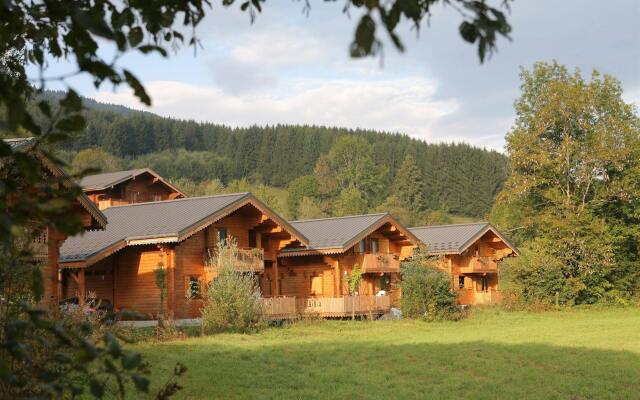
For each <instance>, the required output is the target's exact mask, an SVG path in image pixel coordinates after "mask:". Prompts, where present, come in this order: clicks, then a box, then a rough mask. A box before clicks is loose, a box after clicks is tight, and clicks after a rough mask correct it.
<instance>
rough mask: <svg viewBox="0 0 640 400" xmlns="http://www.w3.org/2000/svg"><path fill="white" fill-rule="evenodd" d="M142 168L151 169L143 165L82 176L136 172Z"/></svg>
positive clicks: (142, 169)
mask: <svg viewBox="0 0 640 400" xmlns="http://www.w3.org/2000/svg"><path fill="white" fill-rule="evenodd" d="M144 170H151V171H153V170H152V169H151V168H148V167H145V168H132V169H122V170H119V171H110V172H100V173H99V174H91V175H86V176H83V178H88V177H92V176H99V175H111V174H122V173H125V172H137V171H144ZM154 172H155V171H154Z"/></svg>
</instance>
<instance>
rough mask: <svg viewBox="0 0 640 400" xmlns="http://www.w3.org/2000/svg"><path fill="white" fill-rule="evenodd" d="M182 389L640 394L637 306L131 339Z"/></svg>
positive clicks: (355, 395)
mask: <svg viewBox="0 0 640 400" xmlns="http://www.w3.org/2000/svg"><path fill="white" fill-rule="evenodd" d="M134 348H135V349H137V350H139V351H141V352H142V353H143V354H144V355H145V357H146V359H147V360H148V361H150V362H151V363H152V365H153V379H154V382H155V383H156V384H158V383H159V382H160V381H162V380H164V379H165V377H166V376H168V375H169V372H170V370H171V369H172V367H173V365H174V364H175V363H176V362H177V361H180V362H182V363H184V364H185V365H186V366H187V367H188V368H189V371H188V372H187V374H186V375H185V376H184V377H183V379H182V380H181V383H182V384H183V386H184V390H183V391H181V392H180V394H179V396H178V398H189V399H199V398H207V399H210V398H220V399H245V398H246V399H425V398H433V399H449V398H452V399H454V398H455V399H460V398H464V399H466V398H468V399H496V398H501V399H521V398H531V399H640V309H625V310H618V309H616V310H601V309H592V310H590V309H583V310H576V311H570V312H549V313H540V314H530V313H505V312H498V311H495V310H483V311H476V313H475V314H474V315H473V316H471V317H470V318H469V319H467V320H465V321H461V322H446V323H423V322H417V321H376V322H365V321H355V322H351V321H316V322H305V323H299V324H294V325H292V326H289V327H286V328H272V329H268V330H266V331H264V332H262V333H259V334H255V335H237V334H221V335H216V336H209V337H203V338H191V339H188V340H184V341H174V342H166V343H161V344H151V343H144V344H139V345H135V346H134Z"/></svg>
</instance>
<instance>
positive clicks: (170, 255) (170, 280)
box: [165, 246, 176, 318]
mask: <svg viewBox="0 0 640 400" xmlns="http://www.w3.org/2000/svg"><path fill="white" fill-rule="evenodd" d="M165 255H166V259H167V311H168V314H169V316H170V317H171V318H173V316H174V315H175V305H176V288H175V267H176V251H175V248H174V247H173V246H168V247H166V248H165Z"/></svg>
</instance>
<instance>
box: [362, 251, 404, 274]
mask: <svg viewBox="0 0 640 400" xmlns="http://www.w3.org/2000/svg"><path fill="white" fill-rule="evenodd" d="M360 257H361V261H360V265H361V268H362V273H370V272H400V257H398V256H397V255H395V254H384V253H373V254H362V255H361V256H360Z"/></svg>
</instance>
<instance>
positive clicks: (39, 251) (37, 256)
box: [30, 229, 49, 262]
mask: <svg viewBox="0 0 640 400" xmlns="http://www.w3.org/2000/svg"><path fill="white" fill-rule="evenodd" d="M30 250H31V254H32V255H33V258H34V261H36V262H44V261H46V260H47V259H48V258H49V235H48V232H47V230H46V229H45V230H44V231H42V232H40V233H39V234H37V235H36V236H35V237H34V238H33V241H32V242H31V246H30Z"/></svg>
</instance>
